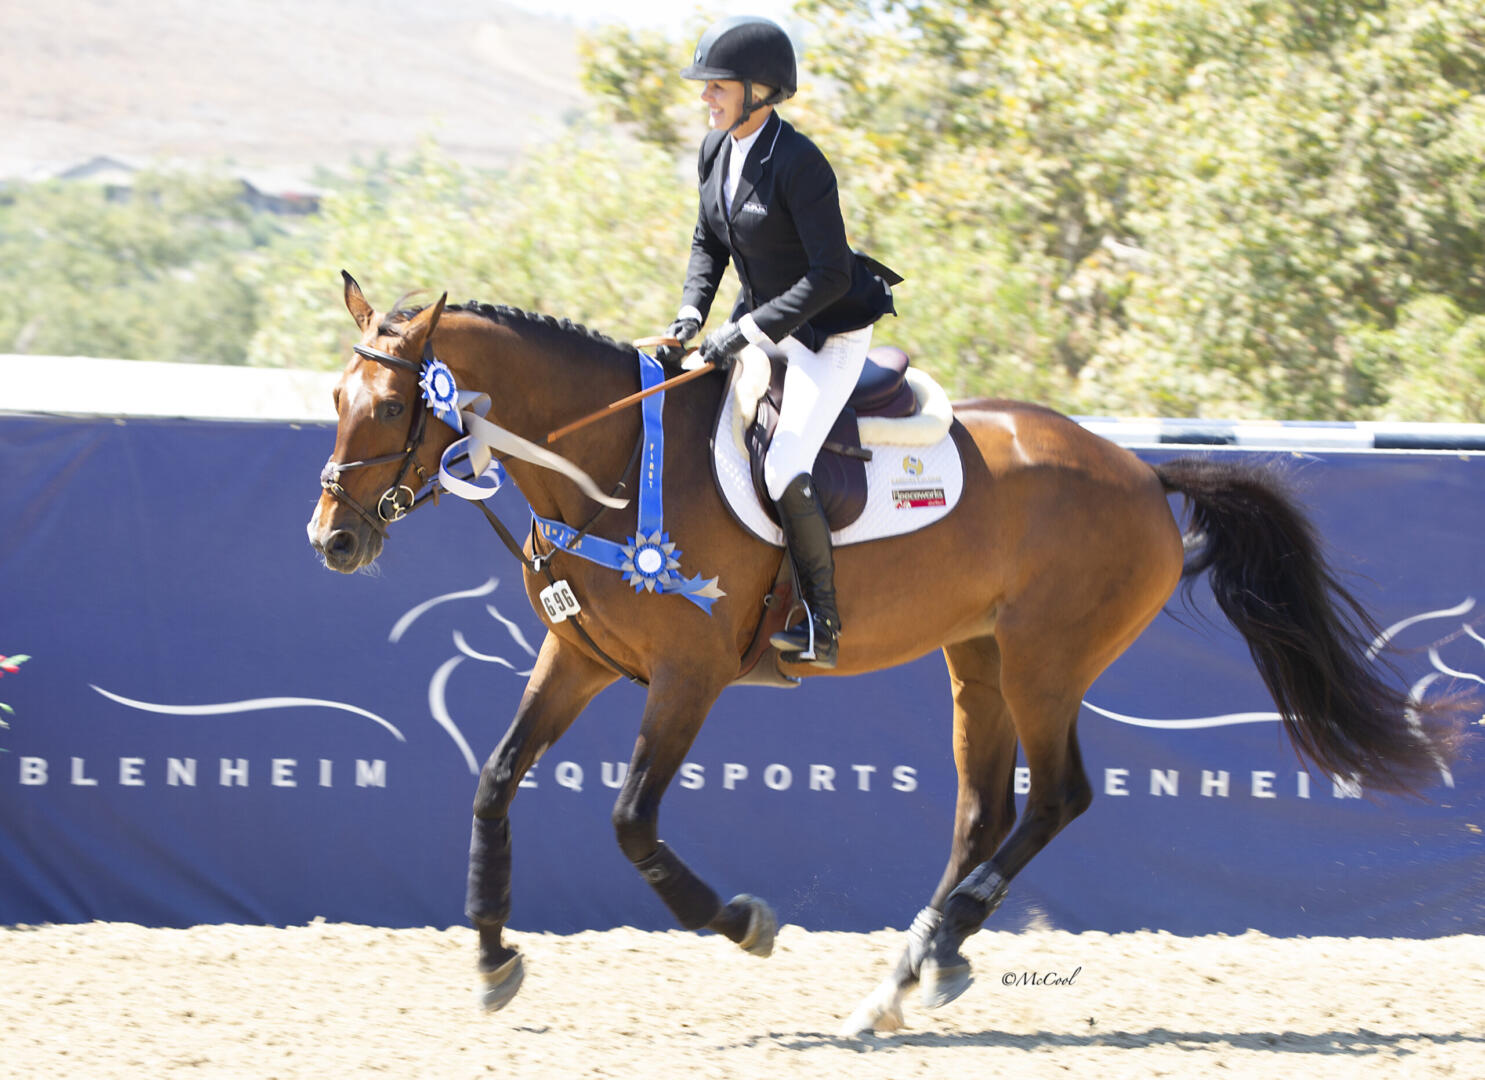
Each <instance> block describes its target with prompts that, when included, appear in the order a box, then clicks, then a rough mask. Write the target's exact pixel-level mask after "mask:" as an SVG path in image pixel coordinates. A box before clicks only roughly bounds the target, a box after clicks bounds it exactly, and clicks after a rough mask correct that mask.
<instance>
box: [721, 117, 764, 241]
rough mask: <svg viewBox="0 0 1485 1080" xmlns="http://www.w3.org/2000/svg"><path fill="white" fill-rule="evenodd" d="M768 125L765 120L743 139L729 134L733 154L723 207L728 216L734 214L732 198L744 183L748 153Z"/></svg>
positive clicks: (724, 189)
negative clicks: (743, 174) (744, 166)
mask: <svg viewBox="0 0 1485 1080" xmlns="http://www.w3.org/2000/svg"><path fill="white" fill-rule="evenodd" d="M767 126H768V122H767V121H764V122H763V123H762V124H760V125H758V130H757V131H755V132H753V134H751V135H749V136H747V137H745V138H742V139H739V138H736V137H735V136H729V138H731V139H732V155H731V156H730V157H729V158H728V159H727V183H726V185H725V186H724V187H723V188H722V191H723V198H724V199H725V200H726V202H725V203H724V204H723V206H722V209H723V210H725V211H726V212H727V216H728V217H731V216H732V200H733V199H734V198H736V197H737V187H738V185H739V184H741V183H742V172H743V165H744V164H746V163H747V160H748V153H749V152H750V151H751V150H752V149H753V144H754V143H755V142H757V141H758V136H759V135H762V134H763V129H764V128H766V127H767Z"/></svg>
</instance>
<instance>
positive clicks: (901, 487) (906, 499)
mask: <svg viewBox="0 0 1485 1080" xmlns="http://www.w3.org/2000/svg"><path fill="white" fill-rule="evenodd" d="M923 472H924V465H923V459H922V458H920V457H917V456H915V455H913V454H909V455H907V456H906V457H904V458H903V459H902V476H900V477H898V478H897V479H896V480H895V481H894V482H893V484H892V508H893V509H894V510H916V509H918V508H919V507H923V506H947V505H948V499H947V497H946V495H945V492H944V487H943V481H942V480H941V479H939V478H938V477H937V476H924V475H923Z"/></svg>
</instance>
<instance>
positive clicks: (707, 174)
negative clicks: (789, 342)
mask: <svg viewBox="0 0 1485 1080" xmlns="http://www.w3.org/2000/svg"><path fill="white" fill-rule="evenodd" d="M733 149H734V146H733V143H732V139H731V137H730V136H729V135H727V133H726V132H722V131H712V132H708V133H707V136H706V138H705V139H704V140H703V141H702V144H701V153H700V156H699V158H698V161H697V176H698V181H699V190H700V202H701V205H700V209H699V211H698V212H697V215H696V230H695V232H694V233H693V234H692V237H691V261H690V263H689V265H688V266H687V269H686V285H685V291H684V293H683V297H682V300H681V304H682V306H686V305H690V306H692V307H695V308H696V309H697V310H698V311H700V312H701V315H702V318H703V320H705V318H706V315H707V313H708V312H709V311H710V310H711V305H712V300H713V298H714V297H715V295H716V292H717V286H718V285H719V284H720V283H721V281H722V275H723V273H725V272H726V270H727V262H728V259H729V258H730V259H731V260H732V261H733V263H734V264H735V265H736V267H737V276H738V279H739V280H740V281H741V282H742V290H741V291H740V292H739V294H738V297H737V302H736V304H735V305H734V306H733V309H732V315H731V318H732V320H733V321H734V322H736V321H737V320H738V319H741V318H742V317H743V316H744V315H746V314H748V313H749V312H751V313H752V315H753V321H754V322H755V323H757V324H758V328H759V329H760V330H762V331H763V332H764V333H765V334H767V335H768V337H769V339H770V340H772V341H781V340H782V339H783V338H785V337H786V336H788V335H789V334H793V335H794V337H795V338H796V339H798V340H799V341H800V342H801V343H802V344H804V345H805V346H806V347H807V348H810V349H813V350H816V351H818V350H819V348H820V346H821V344H823V343H824V341H825V339H826V338H827V337H829V336H830V335H831V334H839V333H844V332H845V331H848V330H859V329H860V328H861V327H863V326H869V325H871V324H872V323H874V322H876V321H877V319H879V318H881V317H882V316H883V315H885V314H887V313H888V312H892V313H893V314H896V309H895V308H894V307H893V304H892V292H891V289H890V288H889V285H895V284H897V282H898V281H901V280H902V279H901V278H899V277H898V276H897V275H896V274H894V273H893V272H892V271H891V270H889V269H888V268H887V267H885V266H883V265H882V264H881V263H878V262H876V260H874V259H870V258H867V257H866V256H863V255H859V254H856V253H855V252H853V251H852V250H851V248H850V245H849V244H847V243H846V229H845V224H844V222H843V221H842V220H841V213H840V197H839V193H838V191H837V188H836V182H835V173H834V171H833V170H832V169H831V168H830V163H829V162H828V161H826V160H825V155H824V154H822V153H821V152H820V150H819V149H818V148H817V147H816V146H815V144H814V143H813V142H811V141H810V140H809V139H808V138H806V137H805V136H803V135H801V134H799V133H798V132H797V131H795V130H794V128H793V127H792V126H790V125H789V124H787V123H785V122H784V120H783V119H782V118H780V117H779V115H778V114H777V113H774V114H773V115H771V116H770V117H769V118H768V120H767V121H766V122H765V123H764V125H763V127H762V128H761V129H760V131H759V133H758V139H757V141H756V142H754V143H753V146H752V149H751V151H750V152H749V153H748V158H747V161H746V162H744V163H743V171H742V179H741V181H740V182H739V184H738V187H737V195H736V196H735V197H734V198H733V200H732V213H731V214H728V213H726V211H725V210H724V209H723V206H724V203H723V191H724V188H725V185H726V183H727V168H728V165H727V162H728V156H729V155H730V154H731V153H732V151H733Z"/></svg>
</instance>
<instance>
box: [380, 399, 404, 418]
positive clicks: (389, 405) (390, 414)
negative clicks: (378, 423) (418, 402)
mask: <svg viewBox="0 0 1485 1080" xmlns="http://www.w3.org/2000/svg"><path fill="white" fill-rule="evenodd" d="M401 415H402V402H400V401H388V402H386V403H385V404H383V405H382V419H383V420H396V419H397V418H398V417H399V416H401Z"/></svg>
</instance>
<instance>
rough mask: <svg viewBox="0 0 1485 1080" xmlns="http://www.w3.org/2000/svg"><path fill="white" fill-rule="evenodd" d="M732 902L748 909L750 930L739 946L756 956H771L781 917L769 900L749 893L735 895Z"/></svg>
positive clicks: (730, 903)
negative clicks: (776, 913)
mask: <svg viewBox="0 0 1485 1080" xmlns="http://www.w3.org/2000/svg"><path fill="white" fill-rule="evenodd" d="M732 904H737V905H739V906H741V907H746V908H747V909H748V932H747V933H746V934H744V935H743V939H742V940H741V941H739V942H738V943H737V945H738V948H740V949H742V951H743V952H745V953H752V954H753V955H754V956H771V955H772V954H773V939H774V938H775V937H776V936H778V932H779V919H778V916H777V915H775V914H774V913H773V908H771V907H769V906H768V902H767V901H765V900H760V899H758V898H757V897H756V896H750V895H749V894H747V893H741V894H739V895H737V896H734V897H733V898H732V900H731V901H730V902H729V906H731V905H732Z"/></svg>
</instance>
